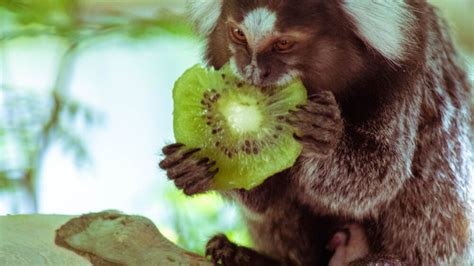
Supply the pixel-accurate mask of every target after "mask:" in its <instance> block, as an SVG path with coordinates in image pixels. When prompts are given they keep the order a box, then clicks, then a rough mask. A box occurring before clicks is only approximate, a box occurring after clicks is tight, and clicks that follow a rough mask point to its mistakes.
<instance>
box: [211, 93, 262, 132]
mask: <svg viewBox="0 0 474 266" xmlns="http://www.w3.org/2000/svg"><path fill="white" fill-rule="evenodd" d="M220 107H221V108H219V109H220V111H221V113H222V115H223V116H224V118H225V120H226V122H227V124H228V126H229V128H230V129H231V130H232V131H233V132H234V133H237V134H246V133H251V132H257V131H258V130H259V129H260V128H261V126H262V120H263V117H262V111H261V110H260V108H259V106H258V105H257V104H256V103H254V102H252V101H228V102H227V103H225V104H222V105H221V106H220Z"/></svg>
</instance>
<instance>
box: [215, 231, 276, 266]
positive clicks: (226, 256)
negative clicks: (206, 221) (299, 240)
mask: <svg viewBox="0 0 474 266" xmlns="http://www.w3.org/2000/svg"><path fill="white" fill-rule="evenodd" d="M207 256H209V257H210V258H211V261H212V262H213V263H214V264H215V265H228V266H234V265H235V266H240V265H242V266H243V265H259V266H260V265H261V266H273V265H275V266H278V265H284V264H282V263H280V262H278V261H276V260H275V259H272V258H270V257H268V256H266V255H264V254H260V253H258V252H257V251H255V250H252V249H250V248H246V247H242V246H238V245H236V244H234V243H232V242H231V241H230V240H229V239H227V237H226V236H225V235H223V234H219V235H216V236H214V237H213V238H211V239H210V240H209V242H208V243H207V245H206V257H207Z"/></svg>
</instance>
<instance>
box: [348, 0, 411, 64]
mask: <svg viewBox="0 0 474 266" xmlns="http://www.w3.org/2000/svg"><path fill="white" fill-rule="evenodd" d="M343 7H344V9H345V11H346V12H347V14H349V16H350V17H351V18H352V20H353V23H354V26H355V27H356V29H357V34H358V35H359V37H360V38H362V40H364V41H365V42H366V43H367V44H368V45H369V46H371V47H372V48H374V49H375V50H377V51H378V52H379V53H380V54H382V55H383V56H384V57H385V58H387V59H388V60H389V61H391V62H392V63H397V62H398V61H400V60H401V59H403V57H404V55H405V53H406V48H407V47H406V45H409V44H411V40H412V38H411V33H410V28H411V27H412V24H413V23H414V16H413V14H412V13H411V12H410V10H409V6H408V5H407V4H406V3H405V2H404V1H403V0H344V2H343Z"/></svg>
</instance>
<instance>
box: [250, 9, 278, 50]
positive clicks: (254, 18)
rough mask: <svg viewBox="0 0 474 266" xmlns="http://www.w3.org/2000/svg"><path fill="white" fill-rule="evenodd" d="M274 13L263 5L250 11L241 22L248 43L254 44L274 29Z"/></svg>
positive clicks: (275, 18)
mask: <svg viewBox="0 0 474 266" xmlns="http://www.w3.org/2000/svg"><path fill="white" fill-rule="evenodd" d="M276 20H277V16H276V13H275V12H273V11H271V10H269V9H268V8H265V7H259V8H256V9H254V10H252V11H250V12H249V13H248V14H247V15H246V16H245V18H244V21H243V22H242V27H243V30H244V32H245V34H246V35H247V41H248V43H249V45H256V44H258V43H259V42H260V41H262V40H263V39H265V38H266V37H268V36H270V35H271V34H272V33H273V32H274V31H275V23H276Z"/></svg>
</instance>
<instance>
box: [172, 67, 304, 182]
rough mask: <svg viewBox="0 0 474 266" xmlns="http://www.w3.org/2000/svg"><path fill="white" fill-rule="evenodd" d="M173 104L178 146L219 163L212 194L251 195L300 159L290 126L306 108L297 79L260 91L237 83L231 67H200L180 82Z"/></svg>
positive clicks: (178, 81) (299, 151)
mask: <svg viewBox="0 0 474 266" xmlns="http://www.w3.org/2000/svg"><path fill="white" fill-rule="evenodd" d="M173 101H174V111H173V120H174V121H173V124H174V134H175V138H176V142H177V143H182V144H185V145H186V146H187V147H188V148H200V149H201V150H200V151H199V152H197V153H195V155H193V156H198V157H201V158H202V157H207V158H209V159H210V160H214V161H216V164H215V166H214V168H219V171H218V172H217V174H216V176H215V177H214V178H213V183H212V188H213V189H219V190H226V189H234V188H244V189H251V188H253V187H255V186H257V185H259V184H261V183H262V182H263V181H264V180H265V179H266V178H267V177H270V176H272V175H274V174H276V173H278V172H281V171H283V170H285V169H287V168H289V167H291V166H292V165H293V164H294V163H295V161H296V159H297V157H298V156H299V154H300V153H301V150H302V146H301V144H300V143H299V142H298V141H296V140H295V139H294V137H293V133H294V132H295V129H294V128H293V127H292V126H290V125H289V124H288V122H287V117H288V116H289V112H288V111H289V110H292V109H295V107H296V106H297V105H300V104H304V103H305V102H306V89H305V87H304V86H303V84H302V82H301V81H300V80H298V79H295V80H293V81H292V82H290V83H288V84H287V85H285V86H280V87H278V86H272V87H261V88H260V87H256V86H253V85H250V84H247V83H244V82H242V81H240V80H238V79H237V78H236V77H235V76H234V75H233V73H232V71H231V70H230V67H229V66H228V65H225V66H224V67H222V68H221V69H220V70H214V69H206V68H203V67H201V66H199V65H196V66H194V67H192V68H190V69H188V70H187V71H186V72H185V73H184V74H183V75H182V76H181V77H180V78H179V79H178V80H177V81H176V83H175V86H174V89H173ZM214 168H213V169H214Z"/></svg>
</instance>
